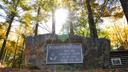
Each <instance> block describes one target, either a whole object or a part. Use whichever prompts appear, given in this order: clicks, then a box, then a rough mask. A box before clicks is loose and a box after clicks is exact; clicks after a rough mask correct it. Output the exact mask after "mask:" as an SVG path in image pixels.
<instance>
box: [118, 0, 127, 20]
mask: <svg viewBox="0 0 128 72" xmlns="http://www.w3.org/2000/svg"><path fill="white" fill-rule="evenodd" d="M120 2H121V5H122V8H123V11H124V14H125V16H126V20H127V22H128V0H120Z"/></svg>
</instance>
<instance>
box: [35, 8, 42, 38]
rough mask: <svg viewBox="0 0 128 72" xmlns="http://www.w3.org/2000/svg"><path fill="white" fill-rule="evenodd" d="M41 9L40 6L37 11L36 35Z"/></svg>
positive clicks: (36, 33)
mask: <svg viewBox="0 0 128 72" xmlns="http://www.w3.org/2000/svg"><path fill="white" fill-rule="evenodd" d="M40 9H41V8H40V7H38V11H37V22H36V27H35V32H34V33H35V36H36V35H38V26H39V24H38V21H39V20H38V18H39V15H40Z"/></svg>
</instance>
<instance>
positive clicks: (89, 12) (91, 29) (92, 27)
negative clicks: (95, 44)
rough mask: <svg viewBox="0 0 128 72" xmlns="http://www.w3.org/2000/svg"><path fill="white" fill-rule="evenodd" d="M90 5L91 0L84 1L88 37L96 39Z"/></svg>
mask: <svg viewBox="0 0 128 72" xmlns="http://www.w3.org/2000/svg"><path fill="white" fill-rule="evenodd" d="M90 3H91V0H86V5H87V11H88V22H89V29H90V36H91V37H92V38H98V35H97V29H96V24H95V22H94V18H93V13H92V9H91V5H90Z"/></svg>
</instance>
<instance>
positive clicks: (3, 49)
mask: <svg viewBox="0 0 128 72" xmlns="http://www.w3.org/2000/svg"><path fill="white" fill-rule="evenodd" d="M19 1H20V0H18V1H17V4H16V5H15V7H14V9H15V11H16V9H17V5H18V3H19ZM15 16H16V13H14V12H12V13H11V14H10V15H9V16H8V18H7V23H8V24H9V27H8V29H7V32H6V35H5V38H4V41H3V44H2V48H1V50H0V60H2V59H3V54H4V52H5V47H6V42H7V38H8V36H9V32H10V30H11V26H12V22H13V20H14V17H15Z"/></svg>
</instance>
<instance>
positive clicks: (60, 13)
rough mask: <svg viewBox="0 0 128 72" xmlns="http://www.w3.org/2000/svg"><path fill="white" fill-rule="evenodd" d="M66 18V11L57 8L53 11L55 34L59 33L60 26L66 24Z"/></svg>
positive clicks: (67, 13)
mask: <svg viewBox="0 0 128 72" xmlns="http://www.w3.org/2000/svg"><path fill="white" fill-rule="evenodd" d="M68 16H69V11H68V9H65V8H59V9H56V10H55V22H56V23H55V24H56V34H60V33H61V29H62V26H63V25H64V24H65V23H66V22H67V20H68Z"/></svg>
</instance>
